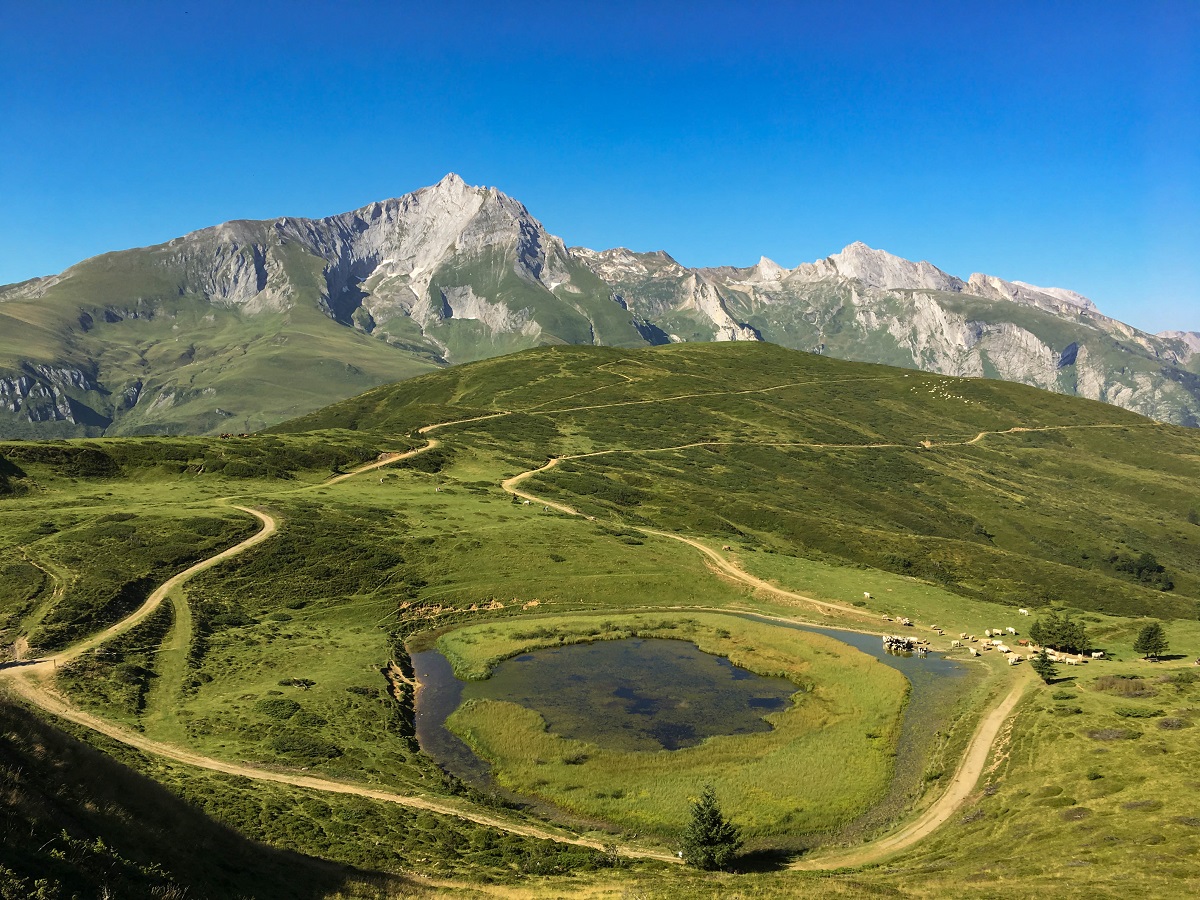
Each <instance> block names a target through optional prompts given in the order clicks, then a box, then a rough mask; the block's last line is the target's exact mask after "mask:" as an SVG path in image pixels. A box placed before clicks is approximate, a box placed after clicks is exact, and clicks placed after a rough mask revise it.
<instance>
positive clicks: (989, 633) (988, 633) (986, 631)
mask: <svg viewBox="0 0 1200 900" xmlns="http://www.w3.org/2000/svg"><path fill="white" fill-rule="evenodd" d="M983 634H984V637H991V636H992V629H990V628H985V629H983Z"/></svg>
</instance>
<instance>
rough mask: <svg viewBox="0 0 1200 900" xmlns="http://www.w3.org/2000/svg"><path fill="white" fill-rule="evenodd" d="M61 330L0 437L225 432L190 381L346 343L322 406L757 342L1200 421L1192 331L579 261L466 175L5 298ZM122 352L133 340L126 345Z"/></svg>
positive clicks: (726, 272) (830, 276) (1051, 296)
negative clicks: (500, 370) (514, 368)
mask: <svg viewBox="0 0 1200 900" xmlns="http://www.w3.org/2000/svg"><path fill="white" fill-rule="evenodd" d="M54 316H57V319H56V320H55V326H54V327H55V328H56V329H57V331H56V339H57V340H58V342H59V343H58V347H59V349H58V350H57V351H55V352H54V353H53V354H52V355H50V356H47V355H46V354H44V353H43V354H42V355H40V356H39V355H36V354H33V353H30V352H28V351H27V349H26V348H25V346H24V342H22V341H21V340H20V335H19V334H17V339H15V340H13V341H10V342H9V343H8V344H5V342H4V340H3V338H0V422H2V421H3V417H4V416H8V417H9V419H10V420H11V421H19V422H21V423H23V425H22V428H21V429H19V430H20V431H21V433H25V434H29V433H41V432H43V431H45V429H38V428H36V427H35V428H32V429H31V428H28V427H25V426H36V425H38V424H39V423H48V422H56V423H60V426H61V428H68V427H69V426H79V427H80V428H81V429H84V430H85V431H86V432H87V433H102V432H105V431H109V432H110V433H115V431H114V429H115V430H120V429H121V428H122V427H132V426H131V425H130V424H128V423H133V422H137V427H138V428H139V429H140V430H143V431H147V430H148V431H153V430H156V429H166V430H180V429H182V430H216V429H218V428H220V427H222V425H221V423H222V422H223V420H224V419H225V418H227V417H229V416H232V415H235V413H231V412H229V411H228V410H229V408H234V409H236V408H237V406H238V403H239V402H241V403H243V406H244V405H245V404H244V400H243V399H242V398H233V399H230V398H229V396H228V395H229V393H230V392H229V388H228V379H227V380H226V382H224V383H219V382H218V381H216V380H213V379H208V380H207V381H206V380H205V378H204V377H203V375H198V374H197V366H199V365H202V364H203V365H207V366H212V365H215V363H213V362H211V360H214V359H225V360H232V359H234V358H235V357H239V356H240V357H241V358H243V362H242V363H240V365H241V366H242V369H241V370H239V371H242V370H245V372H249V371H253V372H255V373H257V372H259V371H260V369H262V367H263V366H266V365H268V362H267V361H268V360H269V361H270V362H269V364H270V365H282V364H284V362H286V361H288V360H291V362H288V363H287V364H288V365H297V366H304V365H309V366H310V367H311V360H310V358H309V356H306V355H304V354H302V353H301V351H300V349H299V345H300V344H302V343H304V342H305V341H307V342H308V344H309V345H311V342H312V340H313V339H314V338H315V339H316V340H317V341H318V342H319V343H322V344H329V345H330V347H331V348H332V344H333V343H335V342H336V341H345V340H349V338H348V337H347V336H352V337H353V338H354V340H353V341H351V342H350V344H348V345H347V346H353V347H355V348H358V349H356V350H341V349H328V350H327V355H329V357H330V358H329V359H328V360H325V361H324V362H323V363H322V364H323V365H327V366H334V367H335V368H336V366H337V365H338V364H341V365H343V366H344V367H345V368H346V369H347V371H348V372H350V374H349V375H346V376H345V377H344V378H342V379H341V381H338V380H337V379H335V380H334V383H330V384H329V386H328V389H327V390H326V389H325V387H324V386H323V385H322V384H321V383H319V382H318V383H316V386H315V388H311V387H310V388H309V389H308V390H307V391H306V392H305V396H307V394H309V393H314V392H315V395H314V396H313V397H312V401H311V403H312V407H315V406H318V405H321V404H323V403H326V402H330V401H332V400H336V399H339V397H340V396H345V391H346V390H347V389H348V388H347V385H354V386H356V387H358V388H359V389H361V387H362V386H369V384H370V383H378V382H379V381H384V380H391V379H393V378H395V377H399V376H400V375H401V374H403V373H401V372H399V371H395V372H393V373H392V374H391V375H390V376H389V374H388V371H389V369H390V368H391V366H392V363H389V362H388V361H389V360H394V361H395V364H396V365H399V364H400V362H401V361H404V362H405V364H406V365H408V366H409V370H407V371H408V373H409V374H411V373H412V370H411V366H412V364H414V362H416V361H419V364H420V365H424V366H428V365H444V364H447V363H456V362H464V361H469V360H472V359H479V358H483V357H487V356H494V355H497V354H499V353H505V352H510V351H512V350H518V349H521V348H524V347H532V346H537V345H539V344H554V343H591V344H607V345H613V346H625V347H634V346H645V345H649V344H656V343H666V342H668V341H693V340H701V341H734V340H739V341H740V340H767V341H773V342H776V343H780V344H783V345H785V346H789V347H793V348H797V349H802V350H808V351H812V352H817V353H827V354H831V355H836V356H841V357H845V358H850V359H859V360H865V361H873V362H884V363H890V364H893V365H902V366H910V367H917V368H922V369H927V370H931V371H937V372H943V373H946V374H953V375H968V376H985V377H996V378H1003V379H1006V380H1012V381H1020V382H1024V383H1027V384H1033V385H1037V386H1039V387H1043V388H1047V389H1049V390H1056V391H1061V392H1065V393H1073V394H1078V395H1080V396H1084V397H1089V398H1091V399H1096V400H1102V401H1105V402H1109V403H1115V404H1117V405H1121V406H1125V407H1127V408H1130V409H1134V410H1136V411H1139V412H1143V413H1145V414H1147V415H1151V416H1154V417H1156V418H1159V419H1163V420H1166V421H1173V422H1181V423H1184V424H1197V420H1198V417H1200V335H1198V334H1196V333H1186V332H1164V333H1163V334H1160V335H1150V334H1146V333H1144V332H1141V331H1138V330H1137V329H1134V328H1132V327H1130V326H1128V325H1126V324H1124V323H1121V322H1119V321H1116V320H1114V319H1111V318H1108V317H1106V316H1104V315H1102V314H1101V313H1100V312H1099V311H1098V310H1097V308H1096V305H1095V304H1094V303H1093V302H1092V301H1091V300H1089V299H1088V298H1086V297H1083V296H1081V295H1079V294H1077V293H1075V292H1072V291H1069V290H1065V289H1062V288H1056V287H1039V286H1036V285H1032V284H1028V283H1026V282H1022V281H1009V280H1005V279H1002V278H999V277H996V276H991V275H986V274H982V273H974V274H972V275H971V276H970V277H969V278H967V279H966V280H963V279H961V278H958V277H956V276H954V275H950V274H949V273H947V272H944V271H942V270H941V269H939V268H938V267H937V266H935V265H933V264H932V263H929V262H926V261H918V262H913V261H910V260H907V259H904V258H902V257H898V256H895V255H893V254H890V253H887V252H885V251H882V250H878V249H874V248H871V247H868V246H867V245H866V244H863V243H861V242H855V243H853V244H850V245H849V246H847V247H846V248H844V249H843V250H842V251H840V252H838V253H835V254H833V255H831V256H828V257H826V258H824V259H821V260H816V261H814V262H811V263H803V264H801V265H799V266H796V267H795V268H791V269H789V268H786V267H784V266H781V265H779V264H777V263H775V262H773V261H772V260H770V259H767V258H766V257H763V258H761V259H760V260H759V261H758V262H757V263H756V264H755V265H753V266H749V267H745V268H739V267H732V266H722V267H713V268H702V269H692V268H688V267H685V266H683V265H681V264H680V263H678V262H677V261H676V260H674V259H673V258H672V257H671V256H670V255H668V254H667V253H666V252H663V251H658V252H653V253H639V252H634V251H632V250H629V249H626V248H615V249H610V250H599V251H597V250H590V249H587V248H583V247H572V248H569V249H568V248H567V247H566V246H565V245H564V242H563V241H562V240H561V239H560V238H558V237H556V236H554V235H552V234H550V233H548V232H547V231H546V230H545V228H544V227H543V226H542V224H541V223H540V222H539V221H538V220H537V219H536V218H534V217H533V216H532V215H531V214H530V212H529V211H528V210H527V209H526V208H525V206H524V205H523V204H521V203H520V202H518V201H517V200H514V199H513V198H511V197H508V196H507V195H505V194H503V193H501V192H500V191H498V190H497V189H495V188H485V187H472V186H470V185H467V184H466V183H465V182H464V181H463V180H462V179H461V178H459V177H458V176H457V175H453V174H451V175H447V176H446V177H445V178H443V179H442V180H441V181H440V182H438V183H437V184H435V185H432V186H430V187H426V188H422V189H420V190H417V191H414V192H413V193H410V194H407V195H405V196H403V197H399V198H396V199H393V200H386V201H382V202H378V203H371V204H368V205H367V206H364V207H362V208H360V209H357V210H353V211H351V212H347V213H343V214H340V215H335V216H330V217H327V218H321V219H309V218H295V217H285V218H279V219H274V220H268V221H258V222H255V221H234V222H227V223H225V224H222V225H218V226H214V227H212V228H207V229H203V230H201V231H197V232H193V233H191V234H188V235H184V236H182V237H179V238H176V239H174V240H172V241H169V242H167V243H166V244H161V245H158V246H155V247H148V248H141V249H137V250H129V251H122V252H119V253H110V254H105V255H103V256H100V257H96V258H94V259H91V260H86V261H84V262H82V263H80V264H78V265H76V266H73V267H71V268H70V269H67V270H66V271H64V272H62V273H60V274H58V275H54V276H50V277H47V278H41V279H33V280H32V281H29V282H25V283H22V284H20V285H15V286H10V287H8V288H4V289H0V319H2V320H3V321H0V326H3V327H4V328H6V329H7V330H10V331H13V332H14V333H17V332H20V331H21V329H22V328H25V327H27V324H26V323H28V327H29V328H30V329H31V332H32V329H33V327H34V325H33V323H37V327H39V328H44V324H43V323H44V321H45V320H47V319H52V320H53V319H54ZM10 322H11V323H15V324H14V325H12V327H11V328H10V327H9V326H8V324H7V323H10ZM247 333H251V334H252V337H251V338H247V337H246V334H247ZM135 334H136V338H135ZM322 335H324V336H325V337H322ZM339 335H340V337H339ZM127 338H128V340H129V341H131V342H133V343H136V348H131V349H123V348H122V341H123V340H126V339H127ZM364 339H365V340H366V341H367V343H365V344H364V343H363V340H364ZM184 344H186V345H187V346H186V347H185V346H182V345H184ZM266 347H269V348H270V349H269V350H267V349H264V348H266ZM181 350H182V351H183V352H180V351H181ZM305 353H308V354H311V350H307V351H305ZM364 354H366V355H368V356H371V357H372V358H373V359H375V361H376V365H375V367H374V369H373V370H372V371H371V372H367V371H365V370H362V369H361V366H362V364H363V358H364ZM252 356H253V357H254V359H253V360H251V361H250V362H246V361H245V360H247V359H250V357H252ZM135 357H136V358H135ZM130 360H132V362H131V361H130ZM259 362H261V365H259ZM252 363H253V364H252ZM230 365H232V363H230ZM256 366H257V368H256ZM247 367H249V368H247ZM351 370H353V371H351ZM355 373H357V374H355ZM240 377H243V378H246V377H258V376H257V375H254V376H250V375H246V374H244V373H243V375H242V376H240ZM185 401H186V402H185ZM296 402H298V403H300V404H303V403H305V402H307V401H305V400H303V399H301V400H300V401H296ZM189 404H190V406H189ZM184 406H187V407H188V411H182V410H181V409H180V408H181V407H184ZM280 406H281V407H283V408H285V409H286V410H289V411H290V410H292V409H293V408H294V409H295V411H296V412H299V411H302V410H301V409H300V408H299V407H298V406H296V404H295V403H293V404H292V405H291V406H285V405H284V404H283V403H282V401H280ZM201 407H203V409H204V410H205V411H204V412H203V413H199V412H197V411H196V410H199V409H200V408H201ZM209 407H211V409H209ZM310 408H311V407H310ZM173 410H174V411H173ZM236 414H237V415H241V414H242V412H241V411H239V412H238V413H236ZM271 415H278V414H276V413H263V414H262V415H261V416H259V419H261V420H263V421H266V420H269V419H270V417H271ZM172 417H174V418H172ZM246 421H247V422H249V421H251V419H247V420H246ZM122 423H127V424H126V425H123V424H122ZM110 425H111V426H112V428H111V429H110ZM243 427H250V426H249V425H244V426H243ZM3 428H4V426H3V425H2V424H0V429H3ZM89 429H90V430H89ZM8 430H9V432H10V433H12V429H8Z"/></svg>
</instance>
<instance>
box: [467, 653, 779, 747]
mask: <svg viewBox="0 0 1200 900" xmlns="http://www.w3.org/2000/svg"><path fill="white" fill-rule="evenodd" d="M796 690H797V688H796V685H794V684H793V683H792V682H790V681H788V680H787V679H786V678H763V677H762V676H761V675H755V674H754V673H753V672H748V671H746V670H745V669H739V668H738V667H737V666H735V665H733V664H732V663H730V662H729V660H727V659H724V658H722V657H719V656H713V655H712V654H709V653H705V652H703V651H702V650H700V649H699V648H698V647H697V646H696V645H695V644H690V643H688V642H687V641H672V640H660V639H646V638H626V639H624V640H615V641H595V642H593V643H589V644H570V645H567V646H564V647H554V648H551V649H546V650H538V651H536V652H534V653H525V654H522V655H521V656H517V657H514V658H512V659H509V660H505V661H504V662H502V663H500V665H498V666H497V667H496V669H495V671H494V672H493V673H492V676H491V677H490V678H488V679H487V680H486V681H479V682H473V683H471V684H469V685H467V686H466V688H465V689H464V690H463V693H462V699H464V700H467V699H471V698H478V699H486V700H506V701H508V702H510V703H517V704H520V705H521V706H524V707H527V708H528V709H533V710H536V711H537V712H538V713H540V714H541V715H542V718H544V719H545V720H546V727H547V729H548V730H549V731H550V732H552V733H553V734H557V735H561V736H562V737H566V738H578V739H580V740H584V741H588V742H589V743H593V744H596V745H597V746H600V747H606V748H609V749H613V750H679V749H682V748H684V747H694V746H695V745H696V744H699V743H700V742H701V741H703V740H704V739H705V738H708V737H712V736H713V735H717V734H750V733H753V732H756V731H769V730H770V728H771V726H770V725H769V724H768V723H767V722H766V721H765V720H764V719H763V716H764V715H766V714H768V713H771V712H775V711H777V710H781V709H784V708H786V707H787V705H788V703H789V698H790V697H791V696H792V694H794V693H795V692H796Z"/></svg>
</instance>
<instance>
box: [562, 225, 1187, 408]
mask: <svg viewBox="0 0 1200 900" xmlns="http://www.w3.org/2000/svg"><path fill="white" fill-rule="evenodd" d="M573 252H574V253H576V255H578V257H579V258H580V259H582V260H584V261H585V262H586V263H587V264H588V265H589V266H591V267H592V269H593V270H594V271H595V272H596V273H597V275H599V276H600V277H601V278H603V279H605V281H607V282H608V283H609V284H611V285H612V286H613V290H614V291H615V292H616V293H617V295H618V296H619V298H620V299H621V301H622V302H623V303H624V304H625V305H627V306H628V307H629V309H631V310H633V311H634V312H637V313H640V314H642V315H644V316H646V317H647V318H650V319H651V320H652V321H654V322H655V323H656V324H658V325H660V326H661V327H663V328H664V329H665V330H667V331H668V332H669V333H670V334H671V336H672V339H677V340H731V339H746V338H752V339H753V338H758V339H761V340H766V341H771V342H773V343H777V344H782V345H784V346H786V347H792V348H795V349H799V350H809V351H812V352H815V353H823V354H827V355H830V356H837V357H840V358H843V359H854V360H861V361H865V362H883V363H889V364H891V365H898V366H911V367H915V368H920V369H924V370H926V371H931V372H941V373H944V374H948V375H965V376H977V377H988V378H1001V379H1004V380H1005V381H1016V382H1021V383H1023V384H1031V385H1034V386H1036V387H1041V388H1045V389H1047V390H1052V391H1058V392H1060V393H1066V394H1076V395H1078V396H1082V397H1087V398H1089V399H1092V400H1101V401H1103V402H1106V403H1112V404H1114V405H1117V406H1123V407H1125V408H1127V409H1132V410H1135V411H1137V412H1140V413H1143V414H1144V415H1148V416H1151V417H1153V418H1156V419H1160V420H1163V421H1168V422H1174V423H1178V424H1185V425H1191V426H1195V425H1197V424H1200V378H1197V374H1200V367H1198V364H1200V354H1198V353H1197V345H1196V336H1194V335H1193V336H1192V338H1191V342H1190V343H1189V339H1188V337H1187V336H1186V335H1184V333H1181V332H1167V333H1164V334H1161V335H1150V334H1147V333H1145V332H1141V331H1138V330H1137V329H1135V328H1132V327H1130V326H1128V325H1125V324H1124V323H1122V322H1118V321H1116V320H1115V319H1110V318H1108V317H1107V316H1104V315H1101V314H1100V313H1099V312H1098V311H1097V309H1096V306H1095V304H1094V303H1092V301H1091V300H1089V299H1087V298H1086V297H1083V296H1081V295H1079V294H1076V293H1074V292H1072V291H1067V290H1063V289H1061V288H1043V287H1036V286H1034V285H1029V284H1026V283H1024V282H1019V281H1015V282H1009V281H1005V280H1003V279H1000V278H996V277H994V276H990V275H983V274H979V273H976V274H973V275H971V277H970V278H969V279H968V280H967V281H963V280H961V279H959V278H956V277H954V276H953V275H948V274H947V273H945V272H943V271H941V270H940V269H938V268H937V267H936V266H933V265H931V264H930V263H928V262H918V263H914V262H910V261H909V260H906V259H901V258H900V257H897V256H893V255H891V254H890V253H886V252H884V251H881V250H873V249H871V248H870V247H867V246H866V245H865V244H862V243H854V244H851V245H850V246H848V247H846V248H845V249H844V250H843V251H842V252H841V253H837V254H834V255H833V256H830V257H827V258H826V259H823V260H818V261H817V262H815V263H805V264H802V265H800V266H797V267H796V268H794V269H786V268H784V267H782V266H779V265H778V264H776V263H774V262H772V261H771V260H769V259H767V258H765V257H764V258H763V259H761V260H760V261H759V262H758V264H757V265H754V266H751V267H749V268H744V269H739V268H732V267H721V268H712V269H686V268H684V267H682V266H680V265H679V264H678V263H676V262H675V261H674V260H672V259H671V258H670V257H668V256H666V255H665V254H663V253H633V252H631V251H628V250H606V251H603V252H601V253H596V252H594V251H591V250H584V249H579V250H575V251H573ZM697 321H699V322H700V324H696V323H697Z"/></svg>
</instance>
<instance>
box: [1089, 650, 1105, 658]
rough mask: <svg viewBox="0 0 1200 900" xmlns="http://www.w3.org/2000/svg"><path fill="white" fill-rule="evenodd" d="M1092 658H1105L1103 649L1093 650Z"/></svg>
mask: <svg viewBox="0 0 1200 900" xmlns="http://www.w3.org/2000/svg"><path fill="white" fill-rule="evenodd" d="M1092 659H1104V651H1103V650H1093V651H1092Z"/></svg>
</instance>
